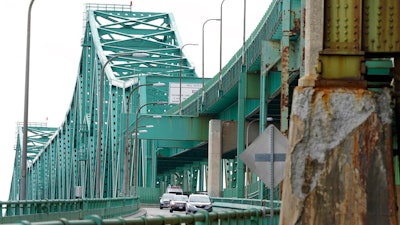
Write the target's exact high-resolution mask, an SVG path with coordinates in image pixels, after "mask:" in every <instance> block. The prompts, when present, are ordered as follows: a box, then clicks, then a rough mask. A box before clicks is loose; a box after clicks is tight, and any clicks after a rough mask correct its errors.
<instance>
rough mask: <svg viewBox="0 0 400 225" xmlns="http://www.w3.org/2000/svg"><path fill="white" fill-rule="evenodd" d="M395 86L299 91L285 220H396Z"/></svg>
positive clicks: (292, 223) (283, 224) (315, 224)
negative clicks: (391, 89) (378, 89)
mask: <svg viewBox="0 0 400 225" xmlns="http://www.w3.org/2000/svg"><path fill="white" fill-rule="evenodd" d="M390 102H391V97H390V93H389V91H388V90H384V91H383V92H381V93H378V92H372V91H369V90H365V89H359V88H311V87H297V88H296V89H295V93H294V97H293V103H292V114H291V119H290V129H289V131H290V132H289V151H288V155H287V157H286V159H287V161H286V169H285V178H284V184H283V193H282V207H281V214H280V225H300V224H302V225H321V224H330V225H339V224H340V225H349V224H354V225H378V224H381V225H393V224H397V223H396V206H395V201H396V199H395V197H394V196H395V193H394V171H393V156H392V138H391V137H392V134H391V122H392V109H391V108H390Z"/></svg>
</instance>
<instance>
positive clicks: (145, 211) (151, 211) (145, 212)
mask: <svg viewBox="0 0 400 225" xmlns="http://www.w3.org/2000/svg"><path fill="white" fill-rule="evenodd" d="M213 210H214V211H226V210H227V209H219V208H214V209H213ZM174 214H177V215H185V211H174V212H172V213H170V212H169V208H168V209H160V208H159V207H158V206H157V205H155V206H154V207H151V206H146V207H143V208H141V209H140V211H139V212H138V213H136V214H133V215H130V216H127V217H125V218H126V219H129V218H135V217H139V216H173V215H174Z"/></svg>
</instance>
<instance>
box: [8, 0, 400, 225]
mask: <svg viewBox="0 0 400 225" xmlns="http://www.w3.org/2000/svg"><path fill="white" fill-rule="evenodd" d="M330 2H336V1H330ZM338 2H339V1H338ZM343 2H351V1H343ZM365 2H368V4H373V3H371V2H373V1H372V0H371V1H365ZM305 9H306V1H305V0H290V1H289V0H288V1H283V0H274V1H272V3H271V5H270V6H269V9H268V10H267V12H265V15H264V16H263V18H262V19H261V20H260V22H259V24H258V26H257V27H256V28H255V30H254V31H253V32H252V34H251V35H250V37H249V38H248V39H247V40H246V41H245V43H244V44H243V46H242V47H241V48H240V49H238V50H237V52H236V54H235V55H233V56H232V58H231V59H230V61H229V62H228V63H227V64H226V65H224V66H223V68H222V71H221V72H219V73H217V74H216V75H215V76H214V77H213V78H204V77H201V76H199V75H198V74H196V72H195V70H194V69H193V67H192V65H191V64H190V61H189V60H188V59H187V58H186V56H185V55H184V54H183V52H182V48H183V46H184V43H182V41H181V40H180V39H179V34H178V28H177V27H176V25H175V22H174V18H173V15H172V14H169V13H157V12H135V11H131V8H130V6H129V5H100V4H88V5H87V12H86V27H85V33H84V38H83V40H82V54H81V58H80V64H79V71H78V76H77V80H76V85H75V89H74V95H73V98H72V101H71V103H70V107H69V110H68V111H67V113H66V116H65V120H64V122H63V123H62V124H61V125H60V126H59V127H58V128H51V127H47V126H46V124H33V123H30V124H29V126H28V148H27V162H21V154H22V148H23V125H22V124H20V125H19V126H18V137H17V143H16V148H15V154H16V155H15V163H14V172H13V179H12V183H11V186H10V194H9V201H8V202H3V203H2V207H3V209H7V212H6V217H7V216H8V217H15V218H25V219H26V218H28V219H32V220H40V217H24V215H25V214H35V213H39V214H40V213H49V212H52V213H56V212H57V213H60V214H56V215H59V218H61V217H65V218H73V217H68V216H67V214H61V213H66V212H68V211H72V212H76V211H79V210H82V208H84V209H86V210H88V212H90V213H91V214H99V215H101V216H104V217H105V218H107V215H108V217H112V216H120V215H123V214H124V213H127V212H128V211H129V210H137V209H138V208H139V206H138V199H137V197H138V196H139V199H140V202H141V203H156V204H157V203H158V200H159V197H160V195H161V194H162V193H163V192H164V191H165V189H166V187H167V186H168V185H179V186H181V187H182V188H183V190H184V192H185V193H194V192H208V193H209V194H210V195H211V196H212V197H214V198H215V201H216V204H217V205H218V204H220V205H224V203H223V202H224V201H226V200H227V199H253V200H256V201H257V202H256V203H253V202H252V203H244V202H240V203H239V205H241V204H243V205H247V204H248V205H254V207H258V206H267V205H268V204H267V203H265V200H267V199H269V200H271V198H270V196H271V188H270V187H266V185H264V184H263V183H262V182H261V181H260V180H259V179H257V175H256V174H254V173H251V172H250V173H249V172H246V170H245V164H244V163H243V162H242V161H241V160H240V159H239V156H240V154H241V153H242V152H244V150H245V148H246V147H247V146H248V145H249V143H251V142H252V141H253V140H255V138H257V137H258V136H259V135H260V134H261V133H262V132H263V131H264V130H265V129H266V127H267V126H268V125H270V124H273V125H274V126H276V127H277V128H278V129H280V131H281V133H282V134H283V135H285V136H288V131H289V117H290V113H291V108H290V106H291V102H292V93H293V89H294V87H296V86H297V85H298V80H299V79H300V78H301V77H303V76H304V73H305V72H304V71H305V69H304V49H305V42H306V40H305V36H304V25H305V24H304V16H303V14H304V11H305ZM397 10H398V8H397ZM398 23H399V22H398V21H397V25H398ZM180 29H185V28H182V27H181V28H180ZM337 29H339V28H337ZM345 55H346V53H345V52H342V55H339V56H337V58H339V60H340V57H342V56H343V57H345ZM393 68H394V63H393V56H392V55H390V54H386V53H385V54H369V55H366V56H365V69H366V70H365V71H364V72H363V74H364V79H365V81H366V82H367V88H369V89H376V90H380V89H382V88H387V87H392V86H391V82H392V78H393V72H392V71H393ZM335 69H339V68H335ZM59 104H63V103H59ZM64 104H66V103H64ZM49 107H52V106H49ZM212 121H217V122H218V123H219V124H220V127H221V131H220V133H218V132H217V133H215V131H214V130H213V129H212V127H211V123H212ZM394 121H395V120H394ZM393 129H394V131H396V126H395V122H393ZM393 133H394V140H397V139H396V137H397V135H396V132H393ZM212 135H219V136H220V139H221V140H222V141H221V142H220V143H219V144H220V151H221V154H220V155H219V156H217V160H218V161H220V162H219V163H220V164H219V168H220V175H219V176H218V177H217V178H219V180H217V181H216V183H217V184H218V183H219V184H220V187H219V188H217V191H216V192H212V191H210V186H209V183H210V182H212V181H211V180H212V179H215V175H213V174H210V173H209V170H210V167H211V165H210V162H212V161H211V160H212V159H210V158H211V157H210V145H211V144H212V143H210V137H211V136H212ZM393 146H394V147H393V149H394V150H397V143H396V142H395V141H394V143H393ZM212 153H213V152H212ZM213 157H214V156H213ZM394 157H395V159H396V160H394V164H395V167H396V169H395V171H396V183H397V184H399V183H400V179H399V177H398V171H399V170H398V160H397V155H396V154H394ZM22 163H27V174H26V184H27V187H26V199H25V200H24V199H22V200H21V199H20V192H21V190H20V186H19V181H20V180H21V169H20V168H21V164H22ZM213 171H214V170H213ZM266 173H268V169H266ZM214 183H215V181H214ZM214 183H213V184H214ZM272 190H275V191H274V192H272V193H275V194H274V195H272V196H274V198H273V199H272V200H274V199H275V200H278V199H279V190H280V187H279V185H277V186H275V187H274V188H273V189H272ZM232 201H233V200H232ZM113 202H117V203H113ZM275 203H276V205H271V204H269V206H274V207H269V206H268V207H269V208H276V209H279V204H280V202H279V201H276V202H275ZM231 204H233V203H232V202H231ZM21 205H23V206H21ZM113 205H116V206H118V207H120V208H121V210H119V211H112V210H110V211H112V212H104V209H105V208H109V207H112V206H113ZM44 206H45V207H44ZM18 209H20V210H18ZM21 209H22V210H21ZM89 209H90V210H92V211H90V210H89ZM101 209H102V211H101ZM96 210H97V211H96ZM107 213H109V214H107ZM76 215H77V214H75V216H76ZM257 215H258V213H257ZM81 216H82V215H80V217H81ZM6 217H4V218H6ZM38 218H39V219H38ZM41 218H42V219H43V218H44V217H41ZM46 218H47V217H46ZM53 219H55V218H53ZM3 221H8V222H9V221H12V220H3ZM13 221H16V220H13ZM188 223H189V222H188Z"/></svg>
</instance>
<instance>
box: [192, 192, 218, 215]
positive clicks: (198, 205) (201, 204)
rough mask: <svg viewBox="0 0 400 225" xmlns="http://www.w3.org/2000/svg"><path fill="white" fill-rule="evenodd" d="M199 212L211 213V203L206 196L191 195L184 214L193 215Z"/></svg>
mask: <svg viewBox="0 0 400 225" xmlns="http://www.w3.org/2000/svg"><path fill="white" fill-rule="evenodd" d="M199 210H206V211H208V212H212V211H213V207H212V201H211V199H210V197H209V196H208V195H203V194H191V195H190V196H189V199H188V201H187V202H186V214H188V213H195V212H197V211H199Z"/></svg>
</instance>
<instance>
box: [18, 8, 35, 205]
mask: <svg viewBox="0 0 400 225" xmlns="http://www.w3.org/2000/svg"><path fill="white" fill-rule="evenodd" d="M34 1H35V0H31V3H30V4H29V10H28V25H27V32H26V65H25V101H24V126H23V139H22V152H21V180H20V183H19V200H26V167H27V165H26V164H27V162H26V159H27V154H28V111H29V110H28V108H29V62H30V52H31V51H30V49H31V15H32V6H33V2H34Z"/></svg>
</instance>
